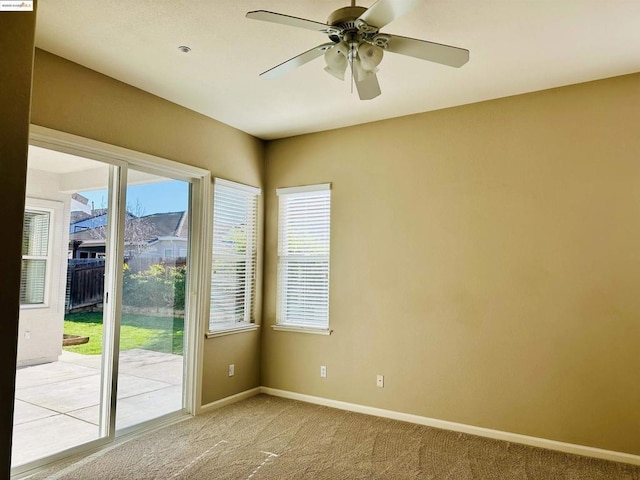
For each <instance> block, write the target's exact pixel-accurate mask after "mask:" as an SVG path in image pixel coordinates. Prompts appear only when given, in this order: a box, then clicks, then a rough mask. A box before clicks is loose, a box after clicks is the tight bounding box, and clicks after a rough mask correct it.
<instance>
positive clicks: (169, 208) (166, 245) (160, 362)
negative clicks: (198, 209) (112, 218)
mask: <svg viewBox="0 0 640 480" xmlns="http://www.w3.org/2000/svg"><path fill="white" fill-rule="evenodd" d="M128 178H129V185H128V186H127V214H126V220H125V225H124V227H125V230H124V238H125V249H124V250H125V252H124V259H123V264H124V276H123V291H122V322H121V326H120V357H119V366H118V407H117V413H116V430H121V429H123V428H126V427H130V426H133V425H137V424H140V423H142V422H145V421H148V420H152V419H154V418H158V417H160V416H163V415H166V414H168V413H172V412H175V411H178V410H181V409H182V390H183V387H182V384H183V369H184V366H183V365H184V363H183V354H184V331H185V325H184V322H185V282H186V277H187V268H188V265H187V249H188V245H189V211H188V204H189V183H188V182H183V181H177V180H170V179H168V178H165V177H160V176H156V175H149V174H146V173H143V172H139V171H136V170H133V169H129V175H128Z"/></svg>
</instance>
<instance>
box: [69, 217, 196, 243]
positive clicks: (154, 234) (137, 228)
mask: <svg viewBox="0 0 640 480" xmlns="http://www.w3.org/2000/svg"><path fill="white" fill-rule="evenodd" d="M76 223H77V222H76ZM127 232H129V239H127V238H126V237H127V235H128V234H127ZM188 232H189V215H188V214H187V212H186V211H182V212H165V213H153V214H151V215H145V216H142V217H135V216H133V215H130V217H129V220H127V223H126V225H125V242H126V241H130V240H131V239H132V238H133V237H136V241H142V242H147V243H150V242H153V241H156V240H158V239H159V238H160V237H177V238H184V239H186V238H187V235H188ZM104 238H105V233H104V227H103V226H98V227H96V228H90V229H86V230H82V231H79V232H72V233H70V234H69V241H70V242H72V241H91V242H95V241H96V240H101V239H104Z"/></svg>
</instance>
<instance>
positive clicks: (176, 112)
mask: <svg viewBox="0 0 640 480" xmlns="http://www.w3.org/2000/svg"><path fill="white" fill-rule="evenodd" d="M31 122H32V123H33V124H35V125H41V126H44V127H48V128H52V129H54V130H59V131H62V132H67V133H71V134H74V135H79V136H82V137H86V138H90V139H93V140H98V141H101V142H106V143H110V144H112V145H117V146H120V147H124V148H129V149H132V150H136V151H139V152H143V153H148V154H151V155H156V156H159V157H163V158H166V159H169V160H173V161H177V162H181V163H184V164H188V165H194V166H197V167H201V168H205V169H208V170H210V171H211V173H212V175H213V176H214V177H221V178H225V179H228V180H232V181H236V182H240V183H245V184H248V185H253V186H256V187H260V188H262V187H263V185H262V182H263V174H264V171H263V170H264V168H263V167H264V162H263V155H264V144H263V142H262V141H261V140H258V139H256V138H254V137H252V136H250V135H248V134H246V133H243V132H240V131H239V130H236V129H234V128H232V127H229V126H227V125H224V124H223V123H220V122H217V121H215V120H212V119H211V118H208V117H205V116H204V115H200V114H198V113H195V112H193V111H191V110H188V109H186V108H183V107H180V106H178V105H176V104H173V103H171V102H168V101H166V100H163V99H161V98H159V97H156V96H154V95H151V94H149V93H147V92H144V91H142V90H139V89H137V88H134V87H132V86H130V85H126V84H124V83H122V82H118V81H116V80H114V79H112V78H109V77H107V76H105V75H101V74H99V73H97V72H94V71H92V70H89V69H87V68H84V67H82V66H80V65H78V64H75V63H72V62H69V61H67V60H64V59H62V58H60V57H57V56H55V55H52V54H50V53H48V52H45V51H42V50H36V57H35V67H34V79H33V106H32V112H31ZM262 211H263V207H262V203H260V205H259V212H260V216H261V215H262ZM259 221H260V222H262V219H261V217H260V220H259ZM260 231H261V230H260ZM260 239H262V235H260ZM259 251H260V252H261V251H262V245H261V244H260V245H259ZM258 265H259V266H258V269H259V271H258V275H257V278H258V280H259V281H258V284H257V286H256V289H257V291H258V292H261V290H262V256H260V258H258ZM261 301H262V300H261V296H260V295H258V298H257V307H258V308H257V309H256V316H257V322H258V323H260V321H261ZM204 350H205V352H204V369H203V370H204V371H203V379H202V382H203V391H202V398H201V399H202V403H203V404H207V403H210V402H213V401H215V400H219V399H221V398H224V397H225V396H228V395H230V394H233V393H239V392H242V391H244V390H247V389H248V388H254V387H257V386H259V385H260V383H259V376H260V364H259V351H260V337H259V333H256V332H255V331H254V332H247V333H241V334H236V335H230V336H226V337H218V338H211V339H207V340H205V347H204ZM228 363H234V364H235V366H236V375H235V376H234V377H228V376H227V375H226V368H227V365H228Z"/></svg>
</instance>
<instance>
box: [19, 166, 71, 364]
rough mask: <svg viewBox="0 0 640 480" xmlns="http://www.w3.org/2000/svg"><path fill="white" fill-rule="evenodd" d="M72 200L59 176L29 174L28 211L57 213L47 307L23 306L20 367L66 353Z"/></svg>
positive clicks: (53, 224) (49, 266)
mask: <svg viewBox="0 0 640 480" xmlns="http://www.w3.org/2000/svg"><path fill="white" fill-rule="evenodd" d="M70 203H71V196H70V195H69V194H63V193H60V192H59V187H58V179H57V175H55V174H51V173H45V172H41V171H37V170H29V171H28V173H27V199H26V205H25V206H26V208H28V207H44V208H47V209H52V210H53V220H52V225H51V226H52V229H51V232H50V235H51V242H50V245H51V257H50V258H51V260H50V263H49V265H48V269H49V272H48V279H47V283H46V288H47V294H46V296H47V301H46V304H45V305H44V306H22V307H21V308H20V324H19V330H18V358H17V362H18V366H19V367H22V366H26V365H35V364H39V363H46V362H55V361H56V360H58V356H59V355H60V353H61V352H62V333H63V327H64V303H65V285H66V283H67V254H68V245H69V231H68V230H69V228H68V225H69V208H70Z"/></svg>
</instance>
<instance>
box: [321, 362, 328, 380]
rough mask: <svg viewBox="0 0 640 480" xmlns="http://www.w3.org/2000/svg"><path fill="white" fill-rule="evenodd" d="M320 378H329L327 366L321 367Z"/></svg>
mask: <svg viewBox="0 0 640 480" xmlns="http://www.w3.org/2000/svg"><path fill="white" fill-rule="evenodd" d="M320 376H321V377H322V378H326V377H327V367H326V366H325V365H321V366H320Z"/></svg>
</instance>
